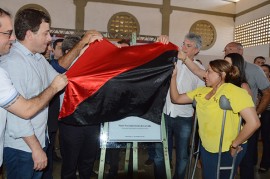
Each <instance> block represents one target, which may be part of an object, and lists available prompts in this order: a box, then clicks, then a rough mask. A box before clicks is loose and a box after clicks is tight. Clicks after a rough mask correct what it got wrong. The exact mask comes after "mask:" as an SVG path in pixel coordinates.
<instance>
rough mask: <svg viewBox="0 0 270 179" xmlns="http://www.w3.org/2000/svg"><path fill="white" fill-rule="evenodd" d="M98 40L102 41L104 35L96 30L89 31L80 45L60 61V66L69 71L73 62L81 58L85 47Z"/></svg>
mask: <svg viewBox="0 0 270 179" xmlns="http://www.w3.org/2000/svg"><path fill="white" fill-rule="evenodd" d="M96 40H98V41H100V40H102V35H101V34H100V33H99V32H97V31H96V30H89V31H87V32H86V33H85V34H84V36H83V38H82V39H81V40H80V42H79V43H77V44H76V45H75V46H74V47H73V48H72V49H71V50H70V51H69V52H68V53H67V54H65V55H64V56H62V57H60V58H59V59H58V63H59V65H60V66H62V67H63V68H65V69H68V68H69V67H70V65H71V64H72V62H73V61H74V60H75V59H76V58H77V57H78V56H79V54H80V52H81V50H82V49H83V48H84V46H85V45H87V44H89V43H92V42H94V41H96Z"/></svg>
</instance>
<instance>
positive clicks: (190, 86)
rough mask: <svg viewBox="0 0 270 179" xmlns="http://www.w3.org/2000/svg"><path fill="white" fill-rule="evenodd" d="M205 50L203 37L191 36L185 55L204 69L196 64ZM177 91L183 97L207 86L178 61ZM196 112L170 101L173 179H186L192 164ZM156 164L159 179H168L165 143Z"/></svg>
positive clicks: (158, 148)
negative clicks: (197, 56) (188, 165)
mask: <svg viewBox="0 0 270 179" xmlns="http://www.w3.org/2000/svg"><path fill="white" fill-rule="evenodd" d="M201 46H202V40H201V37H200V36H198V35H196V34H194V33H188V34H187V35H186V36H185V40H184V42H183V45H182V51H183V52H184V53H186V55H187V56H188V57H189V59H192V60H193V61H194V63H196V64H197V65H198V66H199V67H200V68H204V67H203V66H202V65H201V64H200V63H199V62H197V61H195V59H194V57H195V56H196V55H197V54H198V53H199V51H200V48H201ZM177 68H178V73H177V88H178V91H179V93H185V92H188V91H191V90H194V89H196V88H198V87H200V86H204V82H203V81H202V80H200V78H199V77H197V76H196V75H194V74H193V73H192V72H191V71H190V70H189V69H188V68H187V66H186V65H185V64H184V63H183V62H181V61H179V60H178V62H177ZM193 113H194V109H193V107H192V104H186V105H178V104H173V103H172V102H171V99H170V93H168V95H167V98H166V103H165V106H164V115H165V125H166V130H167V134H168V136H167V138H168V146H169V156H170V159H171V157H172V145H173V136H174V142H175V147H176V148H175V151H176V165H175V173H174V176H173V178H175V179H178V178H185V173H186V166H187V163H188V153H189V152H188V149H189V141H190V135H191V131H192V124H193ZM156 145H157V146H156V156H155V159H154V162H155V167H154V169H155V178H160V179H164V178H166V174H165V166H164V157H163V148H162V146H161V143H157V144H156Z"/></svg>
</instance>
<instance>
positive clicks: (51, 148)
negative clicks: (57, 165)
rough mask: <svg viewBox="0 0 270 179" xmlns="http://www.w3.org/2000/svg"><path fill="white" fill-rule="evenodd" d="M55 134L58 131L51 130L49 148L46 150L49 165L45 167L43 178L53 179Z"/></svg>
mask: <svg viewBox="0 0 270 179" xmlns="http://www.w3.org/2000/svg"><path fill="white" fill-rule="evenodd" d="M55 136H56V132H49V139H50V143H49V144H48V148H47V151H46V154H47V157H48V165H47V167H46V168H45V169H44V172H43V176H42V178H43V179H53V152H54V144H55Z"/></svg>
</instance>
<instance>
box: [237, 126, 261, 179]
mask: <svg viewBox="0 0 270 179" xmlns="http://www.w3.org/2000/svg"><path fill="white" fill-rule="evenodd" d="M257 143H258V131H256V132H255V133H254V134H253V135H252V136H251V137H250V138H249V139H248V141H247V151H246V154H245V156H244V158H243V160H242V161H241V163H240V178H241V179H254V164H255V163H256V161H257V157H256V156H257Z"/></svg>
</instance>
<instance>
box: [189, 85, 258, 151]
mask: <svg viewBox="0 0 270 179" xmlns="http://www.w3.org/2000/svg"><path fill="white" fill-rule="evenodd" d="M211 90H212V88H210V87H200V88H197V89H195V90H193V91H190V92H188V93H187V96H188V97H189V98H191V99H193V100H194V99H195V100H196V102H197V104H196V112H197V116H198V123H199V134H200V138H201V141H202V145H203V147H204V148H205V149H206V150H207V151H208V152H211V153H217V152H218V151H219V143H220V135H221V125H222V119H223V110H222V109H221V108H220V107H219V99H220V96H222V95H225V96H226V98H228V99H229V101H230V104H231V107H232V110H228V111H227V116H226V123H225V132H224V138H223V145H222V152H225V151H228V150H229V148H230V145H231V144H232V141H233V140H234V139H235V138H236V137H237V135H238V125H239V120H240V118H239V115H238V113H239V112H240V111H241V110H243V109H245V108H248V107H254V103H253V101H252V98H251V96H250V95H249V94H248V93H247V91H246V90H244V89H242V88H239V87H237V86H235V85H233V84H230V83H225V84H222V85H221V86H220V87H219V88H218V90H217V91H216V94H215V95H214V96H212V97H211V98H210V99H209V100H207V99H205V96H206V95H207V94H208V93H209V92H210V91H211Z"/></svg>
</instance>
